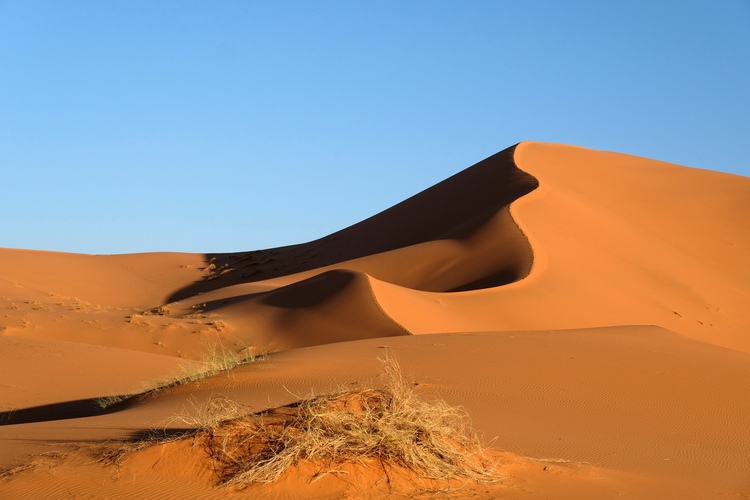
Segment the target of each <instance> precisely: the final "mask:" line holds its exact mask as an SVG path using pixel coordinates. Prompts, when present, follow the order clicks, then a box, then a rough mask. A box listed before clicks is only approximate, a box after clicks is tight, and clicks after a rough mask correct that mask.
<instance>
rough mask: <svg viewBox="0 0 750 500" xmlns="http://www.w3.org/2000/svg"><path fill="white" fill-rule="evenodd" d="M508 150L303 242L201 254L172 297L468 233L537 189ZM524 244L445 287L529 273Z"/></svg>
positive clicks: (499, 281)
mask: <svg viewBox="0 0 750 500" xmlns="http://www.w3.org/2000/svg"><path fill="white" fill-rule="evenodd" d="M515 149H516V146H512V147H510V148H507V149H505V150H503V151H501V152H499V153H497V154H495V155H493V156H491V157H489V158H487V159H485V160H482V161H481V162H479V163H477V164H475V165H473V166H471V167H469V168H467V169H465V170H463V171H461V172H459V173H457V174H455V175H453V176H452V177H450V178H448V179H446V180H444V181H443V182H440V183H438V184H436V185H434V186H432V187H430V188H428V189H426V190H424V191H422V192H421V193H418V194H416V195H414V196H412V197H411V198H408V199H406V200H404V201H402V202H401V203H398V204H397V205H394V206H392V207H391V208H388V209H387V210H384V211H383V212H380V213H379V214H376V215H374V216H372V217H370V218H368V219H365V220H363V221H361V222H359V223H357V224H354V225H352V226H349V227H347V228H345V229H342V230H340V231H337V232H335V233H332V234H330V235H328V236H325V237H323V238H320V239H318V240H314V241H311V242H308V243H303V244H298V245H291V246H286V247H279V248H273V249H269V250H258V251H252V252H238V253H224V254H219V253H214V254H205V256H204V258H205V262H206V272H207V274H206V276H205V278H203V279H202V280H199V281H196V282H194V283H192V284H190V285H187V286H186V287H184V288H182V289H180V290H177V291H175V292H174V293H173V294H172V295H171V296H170V297H169V299H168V302H176V301H179V300H183V299H186V298H189V297H193V296H195V295H198V294H201V293H206V292H210V291H213V290H217V289H220V288H224V287H227V286H232V285H235V284H239V283H252V282H256V281H262V280H266V279H272V278H277V277H280V276H287V275H290V274H295V273H300V272H305V271H310V270H313V269H318V268H322V267H326V266H332V265H336V264H340V263H342V262H346V261H350V260H354V259H359V258H363V257H367V256H371V255H375V254H381V253H385V252H389V251H392V250H397V249H401V248H406V247H410V246H414V245H418V244H421V243H427V242H431V241H437V240H446V239H448V240H457V241H462V240H465V239H467V238H470V237H471V235H472V234H474V233H475V232H476V231H477V230H479V229H481V228H482V227H483V226H484V225H485V224H486V223H487V221H489V220H490V219H491V218H492V217H494V216H495V214H497V213H498V212H499V211H502V210H508V207H509V206H510V204H511V203H513V202H514V201H515V200H517V199H519V198H520V197H522V196H525V195H527V194H528V193H530V192H532V191H533V190H535V189H536V188H537V187H538V186H539V181H538V180H537V179H536V178H535V177H534V176H532V175H530V174H528V173H526V172H524V171H522V170H521V169H519V168H518V167H517V166H516V164H515V161H514V159H513V155H514V152H515ZM516 230H517V232H518V233H519V236H520V237H521V238H522V239H523V240H525V242H526V245H525V246H524V245H521V246H518V247H517V248H515V249H511V250H508V251H509V252H512V253H514V255H515V258H513V259H510V260H512V261H513V263H512V264H508V265H507V266H506V267H507V269H504V270H502V271H500V272H498V271H497V270H495V272H493V273H491V275H490V276H485V277H481V278H478V279H472V280H469V282H467V283H463V284H458V283H457V284H455V285H453V286H450V287H448V288H449V289H445V290H430V291H443V292H454V291H467V290H475V289H478V288H487V287H495V286H502V285H506V284H509V283H512V282H514V281H518V280H520V279H523V278H524V277H526V275H528V272H529V271H530V269H531V263H532V261H533V252H532V249H531V245H530V243H529V242H528V239H527V238H526V236H525V235H523V233H522V231H521V230H520V228H516V229H509V231H516ZM403 265H404V266H405V267H407V268H408V267H410V266H411V265H412V263H409V262H404V263H403Z"/></svg>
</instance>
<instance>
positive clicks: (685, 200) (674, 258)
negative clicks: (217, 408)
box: [0, 142, 750, 499]
mask: <svg viewBox="0 0 750 500" xmlns="http://www.w3.org/2000/svg"><path fill="white" fill-rule="evenodd" d="M282 194H283V193H282ZM289 203H294V200H289ZM235 216H238V215H237V214H226V217H230V218H231V217H235ZM207 246H209V247H210V241H209V242H208V243H207ZM748 256H750V178H746V177H740V176H734V175H729V174H723V173H718V172H712V171H706V170H698V169H692V168H687V167H682V166H677V165H672V164H668V163H663V162H658V161H654V160H648V159H644V158H639V157H634V156H628V155H623V154H617V153H608V152H602V151H595V150H589V149H584V148H579V147H572V146H563V145H555V144H545V143H533V142H523V143H520V144H518V145H516V146H514V147H511V148H508V149H506V150H504V151H502V152H500V153H497V154H496V155H494V156H492V157H490V158H487V159H486V160H483V161H481V162H479V163H477V164H476V165H474V166H472V167H469V168H468V169H466V170H463V171H461V172H459V173H458V174H456V175H454V176H453V177H450V178H448V179H446V180H445V181H443V182H441V183H439V184H437V185H435V186H433V187H431V188H429V189H427V190H425V191H423V192H421V193H419V194H417V195H415V196H413V197H411V198H409V199H407V200H405V201H404V202H402V203H400V204H398V205H395V206H394V207H392V208H390V209H388V210H385V211H383V212H381V213H379V214H377V215H375V216H373V217H371V218H369V219H367V220H364V221H362V222H360V223H358V224H355V225H353V226H351V227H348V228H345V229H343V230H341V231H338V232H336V233H333V234H331V235H329V236H326V237H324V238H321V239H319V240H315V241H312V242H309V243H303V244H299V245H293V246H288V247H282V248H275V249H269V250H259V251H252V252H240V253H231V254H205V255H204V254H185V253H152V254H132V255H112V256H100V255H79V254H65V253H54V252H40V251H32V250H11V249H0V347H1V348H0V373H2V378H0V439H2V442H3V445H2V447H0V471H5V472H4V473H3V477H2V478H0V498H67V497H66V495H73V496H80V497H86V498H101V497H104V496H110V497H112V498H133V499H136V498H170V497H174V498H225V496H226V495H227V494H229V492H228V491H227V490H226V489H224V488H222V487H218V486H216V485H215V478H214V477H213V476H212V473H211V471H210V464H209V463H207V462H206V460H204V459H201V458H200V456H199V455H197V454H196V453H194V452H193V451H191V448H190V447H189V446H187V445H186V444H185V443H183V442H181V441H178V442H177V443H173V444H170V445H169V446H166V445H162V446H157V447H154V448H150V449H146V450H143V451H140V452H138V453H136V454H134V455H133V456H132V457H131V458H129V459H126V460H124V461H123V462H121V463H120V465H119V466H118V467H115V466H113V465H105V464H100V463H97V462H96V461H95V460H92V459H91V457H92V456H95V455H96V453H97V451H96V450H100V448H101V447H102V446H105V443H112V442H113V441H116V440H121V439H128V438H132V437H133V436H136V435H142V434H143V433H144V432H145V431H147V430H148V429H153V428H161V429H164V428H165V427H169V428H171V427H174V426H176V428H175V429H173V430H175V431H177V430H179V429H182V428H185V427H187V425H186V424H184V423H183V424H180V425H178V424H175V423H174V422H175V421H174V418H173V417H174V415H175V414H177V413H184V412H186V411H188V412H189V411H190V410H191V408H192V409H195V408H198V407H200V406H201V404H202V403H204V402H206V401H212V400H213V399H214V398H216V397H217V396H219V395H221V397H223V398H227V399H231V400H232V401H234V402H236V403H237V404H239V405H243V406H244V407H245V408H246V410H247V411H260V410H265V409H268V408H276V407H280V406H283V405H287V404H290V403H294V402H295V401H297V400H298V399H300V398H301V397H304V396H305V395H308V394H310V393H315V394H320V393H323V392H326V391H331V390H336V391H340V390H343V388H355V387H366V386H369V385H374V386H377V385H378V384H379V382H378V380H379V379H378V377H377V373H378V362H377V360H378V358H381V357H383V356H384V355H385V354H386V353H387V355H388V356H390V357H393V358H395V359H397V360H398V361H399V362H400V364H401V367H402V369H403V371H404V376H405V377H406V378H407V379H408V380H410V381H413V384H414V387H416V389H415V390H417V391H418V392H419V393H420V394H424V396H425V397H426V398H428V399H429V398H430V397H432V396H434V395H438V396H440V397H442V398H443V399H445V400H446V401H447V402H449V403H451V404H455V405H460V406H462V407H463V408H464V409H465V410H466V411H467V413H468V414H469V415H470V417H471V419H472V422H473V425H474V427H475V428H476V429H477V430H478V431H479V432H480V433H481V434H482V435H483V436H484V437H485V438H486V439H487V440H491V456H492V457H493V460H495V462H496V463H497V464H498V467H499V470H501V471H502V473H503V476H504V477H503V479H502V480H501V481H499V482H498V483H493V484H490V485H484V484H482V485H478V484H473V483H469V484H462V488H461V489H460V490H458V491H456V492H454V493H452V494H447V496H449V497H464V496H476V497H479V498H518V499H521V498H524V499H525V498H528V499H541V498H571V499H572V498H614V497H620V496H621V495H622V496H628V495H629V496H630V497H631V498H653V499H661V498H696V499H705V498H743V497H744V496H746V495H747V496H750V432H749V431H748V429H749V428H750V427H749V424H748V423H749V422H750V313H749V311H750V258H749V257H748ZM217 346H218V347H217ZM217 348H218V349H219V350H220V351H221V352H231V353H235V354H237V355H238V356H246V355H250V354H260V353H266V354H268V356H267V359H265V360H262V361H257V362H255V363H251V364H242V365H239V366H236V367H234V368H232V369H231V370H230V371H228V372H223V373H220V374H218V375H214V376H212V377H209V378H206V379H203V380H199V381H195V382H190V383H186V384H182V385H179V386H174V387H171V388H168V389H164V390H161V391H159V392H156V393H151V394H149V395H147V396H143V397H138V398H130V399H127V400H125V401H124V402H122V403H119V404H113V405H112V406H107V407H106V408H102V406H106V405H103V404H102V405H99V406H97V404H96V402H97V400H98V399H99V398H105V397H110V396H118V395H129V394H133V393H137V392H140V391H143V390H144V389H146V388H152V387H155V386H158V385H159V384H160V382H159V381H160V380H161V381H164V380H174V378H175V374H178V375H179V374H186V373H193V372H195V371H199V370H200V369H201V368H202V367H203V366H204V365H205V363H204V361H205V359H204V358H205V353H206V352H207V351H210V350H213V351H214V352H216V350H217ZM238 359H239V358H238ZM113 401H115V400H113ZM178 428H179V429H178ZM109 446H111V444H110V445H109ZM300 467H302V466H300ZM303 469H304V467H302V468H301V469H299V470H297V471H296V472H291V473H288V474H286V475H285V476H283V477H282V478H280V479H279V480H278V481H276V482H275V483H272V484H270V485H257V486H251V487H250V488H248V489H246V490H243V493H239V492H235V493H233V494H232V495H231V496H235V495H237V496H243V495H247V496H248V497H250V498H254V497H256V496H257V495H262V496H264V497H267V498H298V497H302V496H304V497H308V498H338V497H340V496H342V495H343V496H346V495H348V496H350V497H355V498H356V497H373V498H375V497H377V498H380V497H388V496H390V495H395V494H404V491H408V488H409V487H410V486H409V485H410V484H412V482H413V481H411V480H409V481H406V482H405V483H403V484H401V483H399V482H398V481H396V480H395V479H394V480H393V482H391V478H388V480H387V481H386V480H385V479H384V476H383V474H382V473H381V471H380V470H379V469H376V468H372V467H370V468H367V467H365V468H362V467H360V468H357V467H354V468H353V469H351V470H347V474H343V473H339V474H332V475H328V476H325V478H324V479H323V480H321V481H316V482H312V483H311V482H309V481H308V480H306V479H304V478H305V477H306V476H305V474H304V473H303V472H304V471H303ZM412 479H413V478H412ZM410 481H411V482H410ZM404 488H405V490H404ZM406 494H410V493H406Z"/></svg>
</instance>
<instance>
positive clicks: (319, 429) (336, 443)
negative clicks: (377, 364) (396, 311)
mask: <svg viewBox="0 0 750 500" xmlns="http://www.w3.org/2000/svg"><path fill="white" fill-rule="evenodd" d="M383 370H384V377H385V379H386V381H387V383H386V386H385V388H383V389H365V390H357V391H349V392H342V393H337V394H328V395H322V396H317V397H311V398H308V399H305V400H302V401H299V402H298V403H296V404H293V405H290V406H285V407H281V408H276V409H273V410H268V411H265V412H261V413H258V414H253V415H246V416H241V411H240V409H239V407H238V406H237V405H236V404H234V403H231V402H229V401H226V400H221V398H219V399H213V400H210V401H209V402H208V403H207V404H206V405H203V406H201V407H196V408H195V410H196V411H195V412H194V413H193V414H192V415H191V416H183V417H181V419H182V420H183V421H184V422H185V423H188V424H189V425H191V426H193V427H197V428H199V429H200V431H199V432H198V434H197V435H196V436H195V437H194V439H195V440H196V441H197V443H199V444H202V445H203V447H204V449H205V450H206V452H207V453H208V455H209V456H210V458H211V460H212V462H213V466H214V470H215V472H216V475H217V477H218V480H219V482H220V483H221V484H223V485H226V486H232V487H235V488H238V489H242V488H245V487H247V486H249V485H251V484H253V483H269V482H272V481H274V480H276V479H278V478H279V476H281V475H282V474H283V473H284V472H285V471H287V470H288V469H290V468H291V467H293V466H295V465H298V464H300V463H302V462H312V463H315V464H319V465H320V469H321V472H320V473H319V474H318V476H321V475H325V474H328V473H335V472H336V470H337V468H339V469H340V467H341V465H343V464H351V463H360V464H363V465H366V464H367V463H372V462H373V461H375V463H378V462H379V464H380V465H381V466H382V468H383V470H384V471H386V473H387V469H391V470H395V469H401V470H405V471H407V472H409V473H413V474H416V475H417V476H418V477H420V478H426V479H431V480H455V479H465V480H473V481H477V482H493V481H497V480H498V479H499V474H498V472H497V470H496V469H495V468H494V467H493V466H491V465H490V464H489V462H488V460H487V459H486V458H485V457H484V455H483V452H482V445H481V443H480V441H479V439H478V437H477V435H476V433H475V432H474V431H472V430H471V428H470V427H469V426H468V417H467V415H466V413H465V412H463V411H462V410H461V409H458V408H455V407H452V406H450V405H448V404H447V403H445V402H444V401H442V400H433V401H429V402H428V401H425V400H423V399H421V398H419V397H418V396H417V394H416V393H415V392H414V388H413V386H411V385H409V384H407V383H406V382H405V381H404V379H403V377H402V375H401V371H400V369H399V366H398V363H397V362H396V361H395V360H393V359H392V358H389V359H385V360H383Z"/></svg>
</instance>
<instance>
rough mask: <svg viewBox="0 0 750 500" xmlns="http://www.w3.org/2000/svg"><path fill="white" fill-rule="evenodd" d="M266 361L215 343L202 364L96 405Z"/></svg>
mask: <svg viewBox="0 0 750 500" xmlns="http://www.w3.org/2000/svg"><path fill="white" fill-rule="evenodd" d="M265 359H267V354H265V353H261V354H259V355H255V354H253V353H252V350H251V349H249V348H243V349H240V350H239V351H233V350H231V349H228V348H227V347H225V346H224V345H223V344H221V343H220V342H215V343H213V344H211V345H210V346H209V347H208V349H207V350H206V352H204V354H203V360H202V362H201V363H190V364H185V365H183V366H182V369H181V370H180V372H178V373H176V374H175V375H173V376H171V377H168V378H166V379H161V380H155V381H153V382H151V383H149V384H148V387H146V388H145V389H144V390H143V391H141V392H138V393H134V394H122V395H116V396H106V397H101V398H98V399H97V400H96V403H97V405H98V406H99V407H100V408H102V409H105V408H108V407H110V406H112V405H115V404H117V403H121V402H123V401H126V400H128V399H131V398H134V397H137V396H147V395H152V394H155V393H157V392H160V391H163V390H165V389H169V388H172V387H177V386H179V385H183V384H187V383H190V382H198V381H200V380H203V379H205V378H208V377H212V376H214V375H218V374H220V373H222V372H226V371H229V370H231V369H232V368H235V367H237V366H240V365H245V364H248V363H255V362H256V361H259V360H265Z"/></svg>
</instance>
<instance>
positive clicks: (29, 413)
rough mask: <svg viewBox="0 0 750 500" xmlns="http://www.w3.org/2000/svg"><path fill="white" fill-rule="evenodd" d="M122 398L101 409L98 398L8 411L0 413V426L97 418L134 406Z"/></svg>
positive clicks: (129, 399) (130, 399)
mask: <svg viewBox="0 0 750 500" xmlns="http://www.w3.org/2000/svg"><path fill="white" fill-rule="evenodd" d="M122 398H123V400H122V401H119V402H117V403H114V404H111V405H108V406H105V407H102V405H101V404H100V402H99V401H100V400H99V399H98V398H91V399H78V400H75V401H63V402H60V403H52V404H47V405H40V406H32V407H30V408H21V409H18V410H8V411H4V412H0V426H3V425H19V424H32V423H37V422H53V421H56V420H69V419H73V418H86V417H97V416H100V415H107V414H110V413H117V412H120V411H123V410H126V409H128V408H130V407H131V406H132V405H133V404H134V402H135V399H136V398H132V397H130V398H128V397H127V396H122Z"/></svg>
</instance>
